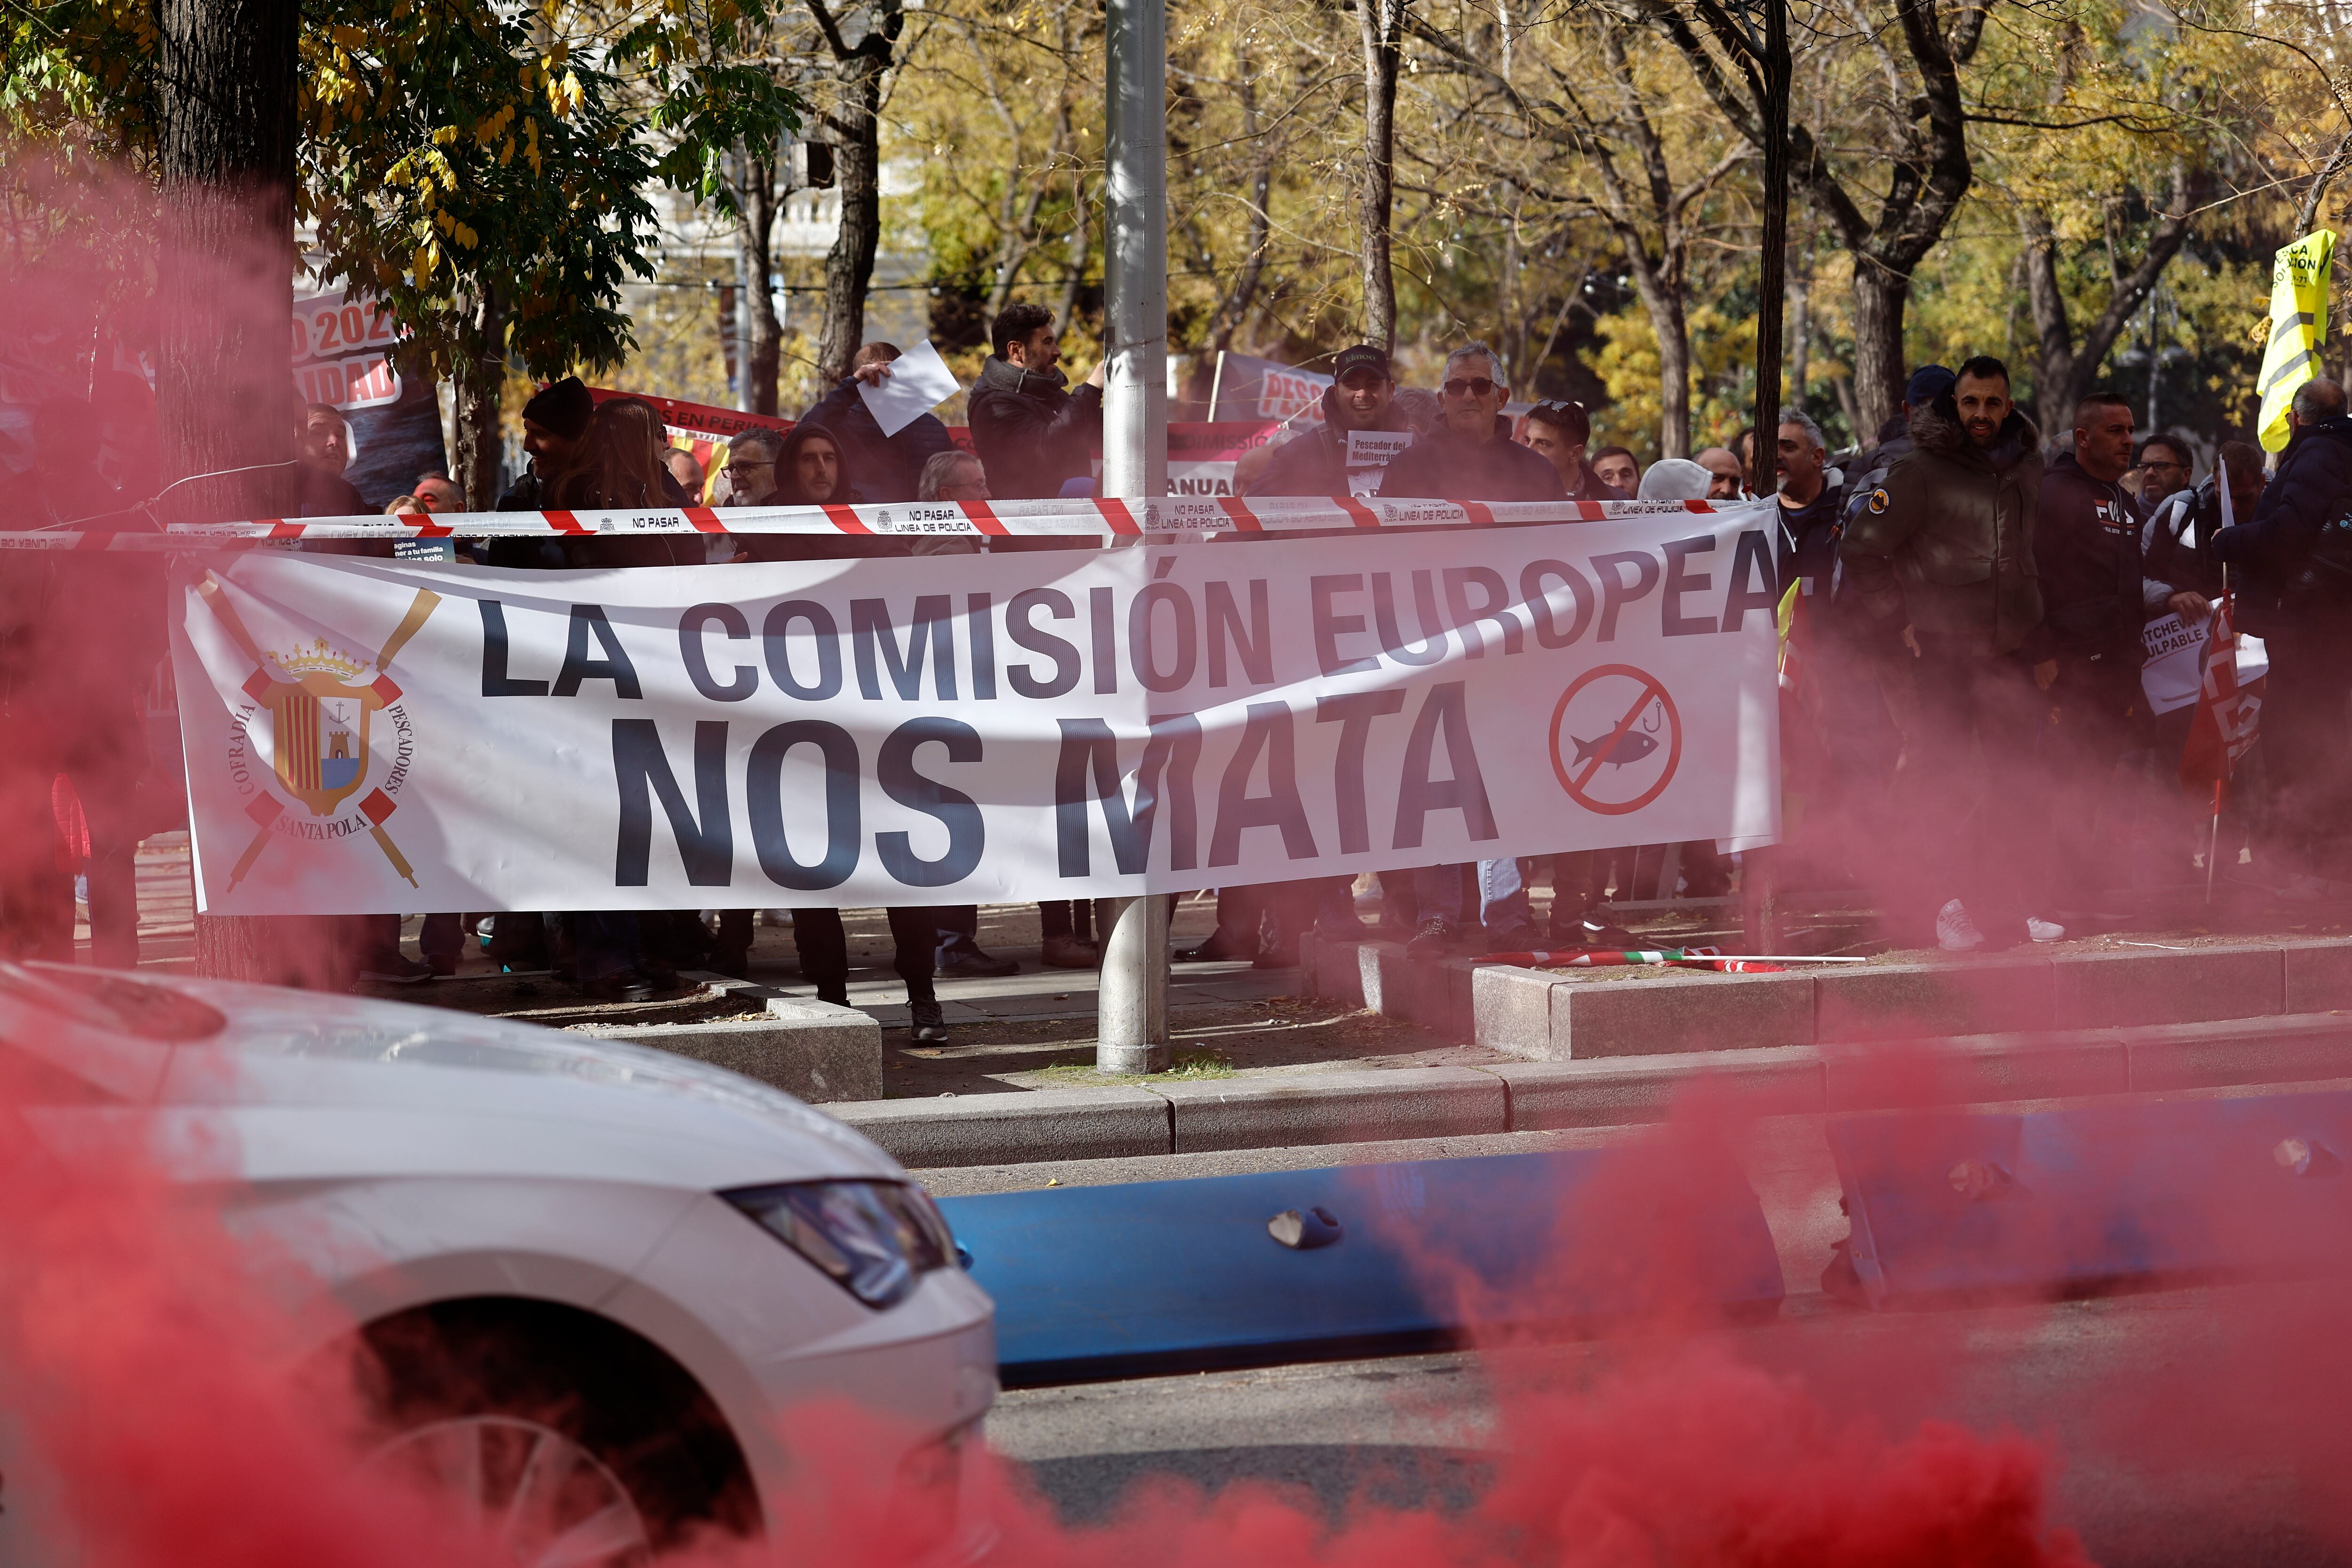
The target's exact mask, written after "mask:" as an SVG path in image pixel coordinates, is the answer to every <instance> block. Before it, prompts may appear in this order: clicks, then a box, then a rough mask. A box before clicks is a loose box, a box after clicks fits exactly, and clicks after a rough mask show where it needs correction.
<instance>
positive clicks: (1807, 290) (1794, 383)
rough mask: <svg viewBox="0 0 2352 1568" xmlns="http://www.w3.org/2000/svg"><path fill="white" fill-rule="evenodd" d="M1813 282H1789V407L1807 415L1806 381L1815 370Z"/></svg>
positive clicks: (1797, 280) (1797, 278) (1808, 280)
mask: <svg viewBox="0 0 2352 1568" xmlns="http://www.w3.org/2000/svg"><path fill="white" fill-rule="evenodd" d="M1812 307H1813V280H1812V279H1811V278H1806V277H1802V276H1800V277H1796V278H1792V279H1790V280H1789V396H1788V405H1789V406H1790V408H1791V409H1793V410H1795V411H1796V412H1798V413H1806V412H1809V410H1807V409H1806V407H1805V380H1806V378H1807V377H1808V376H1810V375H1811V374H1812V369H1813V320H1812V316H1813V309H1812Z"/></svg>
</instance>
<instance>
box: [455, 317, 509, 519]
mask: <svg viewBox="0 0 2352 1568" xmlns="http://www.w3.org/2000/svg"><path fill="white" fill-rule="evenodd" d="M505 325H506V318H505V313H504V312H503V311H501V310H499V306H498V301H497V300H495V299H492V298H489V297H487V296H486V297H484V298H483V299H482V300H480V301H479V303H478V304H477V305H476V307H475V310H474V321H473V329H474V330H473V331H472V333H471V334H469V336H470V339H471V342H469V343H468V345H467V346H468V348H469V349H471V350H472V352H471V353H467V354H466V355H465V356H463V357H462V358H460V359H459V360H458V361H457V363H456V364H455V365H454V366H453V367H452V370H453V371H454V374H452V375H451V377H450V386H449V391H450V400H451V403H452V404H453V405H454V407H453V412H454V415H455V417H454V418H453V420H452V423H453V424H454V425H455V426H456V429H455V430H454V431H453V432H452V433H453V434H454V435H455V437H457V473H456V474H455V475H454V476H453V477H454V478H455V479H457V488H458V489H461V490H463V491H464V492H465V494H466V509H467V510H468V511H488V510H491V509H492V508H494V507H496V506H497V505H498V504H499V479H501V477H502V476H501V474H500V473H499V464H500V462H501V460H502V459H503V458H504V457H505V443H504V442H503V441H502V440H501V439H500V438H499V406H500V405H501V404H502V403H503V402H504V401H505V397H506V380H507V363H506V356H505V355H504V354H502V353H499V350H498V344H499V343H500V342H503V341H504V340H505V330H504V329H505Z"/></svg>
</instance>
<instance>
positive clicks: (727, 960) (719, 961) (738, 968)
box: [710, 948, 751, 980]
mask: <svg viewBox="0 0 2352 1568" xmlns="http://www.w3.org/2000/svg"><path fill="white" fill-rule="evenodd" d="M710 968H711V972H712V973H717V974H723V975H725V976H727V978H728V979H730V980H741V979H744V978H746V977H748V976H749V975H750V974H751V949H749V948H745V949H743V950H742V951H741V952H714V953H712V954H711V955H710Z"/></svg>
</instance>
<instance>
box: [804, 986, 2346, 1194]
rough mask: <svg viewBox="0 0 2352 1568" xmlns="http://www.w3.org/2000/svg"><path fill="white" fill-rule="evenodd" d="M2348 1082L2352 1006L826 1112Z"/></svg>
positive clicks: (1597, 1110) (1146, 1125)
mask: <svg viewBox="0 0 2352 1568" xmlns="http://www.w3.org/2000/svg"><path fill="white" fill-rule="evenodd" d="M2347 1077H2352V1014H2335V1013H2328V1014H2317V1015H2308V1016H2300V1017H2282V1018H2265V1019H2261V1020H2255V1021H2248V1020H2223V1021H2219V1022H2204V1023H2196V1024H2168V1025H2155V1026H2137V1027H2131V1028H2114V1029H2044V1030H2029V1031H2015V1032H2009V1033H1990V1034H1979V1035H1966V1036H1953V1037H1942V1038H1937V1039H1922V1040H1896V1041H1883V1042H1874V1043H1868V1044H1864V1043H1859V1042H1841V1043H1838V1044H1834V1045H1829V1046H1771V1047H1742V1048H1737V1049H1730V1050H1716V1051H1696V1050H1686V1051H1673V1052H1666V1053H1661V1054H1657V1055H1652V1056H1644V1057H1632V1056H1620V1057H1601V1058H1584V1059H1579V1060H1573V1061H1559V1062H1507V1063H1502V1064H1499V1065H1496V1066H1492V1067H1475V1068H1461V1067H1446V1068H1394V1069H1385V1070H1383V1069H1373V1070H1369V1071H1353V1072H1330V1073H1299V1074H1295V1075H1267V1076H1261V1077H1255V1078H1243V1079H1214V1080H1210V1081H1206V1082H1192V1083H1171V1084H1163V1085H1158V1086H1152V1087H1144V1086H1138V1087H1135V1088H1127V1087H1124V1086H1121V1087H1116V1088H1107V1089H1069V1090H1041V1091H1037V1092H1034V1093H1025V1094H1024V1093H1007V1094H982V1095H961V1096H955V1097H951V1098H946V1099H940V1100H878V1101H869V1102H866V1103H864V1104H856V1105H835V1106H829V1107H827V1108H826V1109H827V1113H828V1114H830V1115H833V1116H835V1117H838V1118H839V1119H840V1120H841V1121H845V1122H847V1123H848V1124H849V1125H850V1126H852V1127H855V1128H856V1129H857V1130H858V1131H861V1132H863V1133H865V1134H866V1136H867V1137H869V1138H871V1139H873V1140H874V1141H875V1142H877V1143H879V1144H880V1145H881V1146H882V1147H883V1148H884V1149H886V1150H887V1151H888V1152H890V1153H891V1154H892V1155H894V1156H895V1157H896V1158H898V1161H899V1162H900V1163H903V1164H906V1165H908V1166H909V1167H911V1168H915V1169H926V1168H939V1167H942V1166H953V1165H989V1164H1027V1163H1034V1162H1037V1161H1042V1160H1084V1159H1102V1158H1116V1157H1133V1156H1139V1155H1154V1154H1175V1153H1191V1152H1200V1151H1204V1150H1220V1149H1268V1148H1286V1147H1294V1146H1299V1145H1309V1144H1326V1143H1348V1142H1366V1141H1369V1140H1398V1139H1412V1138H1440V1137H1456V1136H1468V1135H1476V1134H1483V1133H1495V1132H1527V1131H1550V1130H1556V1129H1560V1128H1576V1127H1612V1126H1622V1125H1628V1124H1632V1123H1637V1122H1643V1121H1660V1120H1663V1119H1664V1117H1665V1116H1666V1114H1667V1113H1668V1111H1669V1110H1671V1109H1672V1107H1673V1106H1674V1104H1675V1101H1676V1100H1677V1098H1678V1097H1680V1096H1681V1095H1683V1094H1685V1093H1690V1092H1696V1093H1700V1094H1720V1095H1721V1096H1722V1098H1723V1101H1724V1104H1725V1106H1726V1108H1727V1110H1731V1111H1734V1112H1736V1113H1738V1114H1741V1115H1751V1116H1756V1115H1781V1114H1787V1113H1803V1112H1821V1111H1829V1110H1879V1109H1885V1108H1889V1107H1893V1106H1897V1105H1918V1104H1943V1105H1969V1104H1986V1103H1993V1102H2000V1101H2008V1100H2044V1099H2067V1098H2073V1097H2075V1096H2079V1095H2094V1094H2118V1093H2125V1092H2132V1091H2162V1090H2176V1089H2206V1088H2216V1087H2223V1086H2229V1085H2243V1084H2264V1083H2302V1082H2309V1081H2313V1080H2316V1079H2335V1078H2347Z"/></svg>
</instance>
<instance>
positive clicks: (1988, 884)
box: [1838, 356, 2065, 952]
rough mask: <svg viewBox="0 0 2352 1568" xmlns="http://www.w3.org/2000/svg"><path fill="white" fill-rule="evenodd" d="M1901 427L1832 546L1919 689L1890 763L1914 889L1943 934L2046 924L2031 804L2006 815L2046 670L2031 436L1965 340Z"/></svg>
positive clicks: (2001, 939)
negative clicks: (1909, 831)
mask: <svg viewBox="0 0 2352 1568" xmlns="http://www.w3.org/2000/svg"><path fill="white" fill-rule="evenodd" d="M1911 437H1912V439H1913V441H1914V442H1915V443H1916V446H1915V447H1914V449H1913V450H1912V451H1911V452H1910V453H1909V454H1907V455H1906V456H1905V457H1904V458H1901V459H1899V460H1898V461H1896V462H1895V465H1894V466H1893V467H1892V468H1888V469H1887V471H1886V477H1885V481H1884V482H1882V483H1881V484H1879V485H1877V486H1875V487H1874V488H1873V489H1872V490H1871V492H1870V494H1869V495H1868V497H1866V498H1865V499H1864V503H1863V506H1862V510H1860V511H1858V512H1857V513H1855V514H1854V519H1853V524H1852V526H1850V527H1849V528H1848V529H1847V530H1846V533H1845V538H1844V540H1843V542H1842V543H1841V544H1840V545H1839V547H1838V553H1839V559H1840V560H1841V561H1842V562H1843V563H1844V566H1845V572H1846V584H1847V587H1848V589H1849V590H1850V591H1851V593H1852V594H1853V602H1854V605H1855V607H1856V608H1857V610H1858V611H1859V612H1860V613H1859V615H1858V616H1856V617H1855V620H1854V626H1855V628H1856V632H1857V635H1858V636H1860V637H1862V638H1863V639H1864V643H1865V645H1867V646H1872V647H1876V648H1877V650H1878V651H1879V653H1880V654H1881V655H1882V657H1885V658H1888V659H1890V660H1892V661H1894V662H1895V665H1896V667H1897V668H1907V669H1908V672H1909V674H1910V677H1911V683H1912V686H1913V688H1914V689H1915V691H1916V701H1915V702H1914V705H1913V709H1914V710H1913V713H1912V720H1911V723H1910V726H1909V728H1908V731H1907V733H1906V736H1905V754H1904V763H1903V772H1902V775H1901V777H1900V779H1899V780H1898V784H1899V785H1900V787H1901V791H1902V794H1903V795H1905V796H1906V814H1907V815H1908V816H1909V818H1910V820H1911V821H1912V822H1913V823H1914V824H1916V832H1917V840H1916V842H1917V844H1918V847H1919V851H1920V859H1921V864H1920V865H1919V866H1918V867H1917V868H1916V874H1918V875H1920V876H1921V877H1923V878H1924V881H1925V885H1924V886H1923V887H1920V888H1917V889H1914V890H1915V891H1916V892H1922V893H1925V894H1926V895H1927V898H1926V904H1927V909H1929V910H1934V911H1935V921H1936V940H1937V945H1938V946H1940V947H1943V948H1945V949H1946V950H1947V951H1950V952H1965V951H1967V950H1969V949H1970V948H1976V947H1980V946H1983V945H1984V944H1985V943H1986V942H1992V943H1993V944H1995V945H1997V946H2001V947H2008V946H2012V945H2014V944H2015V943H2016V942H2017V940H2018V939H2019V938H2020V937H2024V936H2032V937H2033V938H2035V939H2036V940H2040V941H2055V940H2056V939H2057V938H2058V937H2060V936H2063V935H2064V934H2065V933H2064V931H2063V928H2061V927H2059V926H2058V925H2056V924H2055V922H2049V921H2041V920H2038V919H2036V918H2035V916H2034V914H2033V912H2032V910H2031V909H2030V908H2029V902H2030V900H2031V899H2032V895H2033V891H2034V888H2035V884H2036V883H2038V882H2039V880H2040V879H2041V871H2042V865H2043V863H2044V855H2043V853H2042V846H2041V844H2040V843H2039V842H2038V838H2039V832H2040V829H2039V823H2038V819H2028V820H2021V818H2020V808H2021V806H2022V805H2024V803H2026V802H2030V801H2032V800H2033V799H2035V798H2036V796H2037V795H2039V793H2040V790H2039V781H2038V780H2036V779H2034V778H2033V776H2032V755H2033V741H2034V734H2035V729H2036V726H2037V724H2038V723H2039V721H2040V720H2041V717H2042V710H2043V709H2044V708H2045V707H2046V706H2047V704H2046V703H2045V701H2044V700H2043V699H2042V696H2041V694H2040V692H2039V691H2037V690H2036V689H2035V688H2036V687H2039V688H2040V689H2041V691H2047V690H2048V689H2050V683H2051V682H2052V681H2053V680H2055V679H2057V676H2058V664H2057V660H2055V659H2054V658H2050V657H2049V656H2048V652H2047V648H2046V634H2044V632H2043V631H2042V583H2041V578H2040V576H2039V575H2038V574H2037V571H2036V568H2035V563H2034V550H2033V526H2034V517H2035V513H2036V511H2037V510H2039V506H2040V501H2041V496H2042V453H2041V445H2042V441H2041V436H2040V433H2039V432H2037V431H2036V430H2035V429H2034V428H2033V426H2032V424H2031V423H2030V422H2029V421H2028V420H2027V419H2026V418H2025V416H2023V415H2021V414H2019V413H2018V412H2017V411H2016V406H2015V405H2014V404H2012V403H2011V401H2010V396H2009V368H2008V366H2006V365H2004V364H2002V363H2000V361H1999V360H1997V359H1992V358H1990V357H1987V356H1979V357H1978V358H1975V359H1972V360H1969V362H1968V363H1966V364H1963V365H1962V366H1960V369H1959V374H1958V379H1957V380H1956V381H1955V383H1954V385H1953V389H1952V391H1951V393H1950V394H1949V395H1948V396H1945V397H1941V398H1938V399H1937V400H1936V401H1935V402H1934V403H1933V404H1932V405H1928V406H1927V407H1920V408H1914V409H1913V410H1912V411H1911ZM1979 759H1980V760H1979ZM1979 767H1981V769H1982V771H1983V773H1985V774H1986V775H1988V776H1987V777H1986V780H1985V788H1984V790H1983V791H1982V792H1981V798H1979V791H1978V790H1977V788H1976V787H1975V785H1976V781H1977V779H1978V776H1979ZM1956 894H1957V895H1958V896H1957V897H1956V896H1955V895H1956ZM1897 896H1898V897H1899V896H1900V895H1899V894H1898V895H1897Z"/></svg>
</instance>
